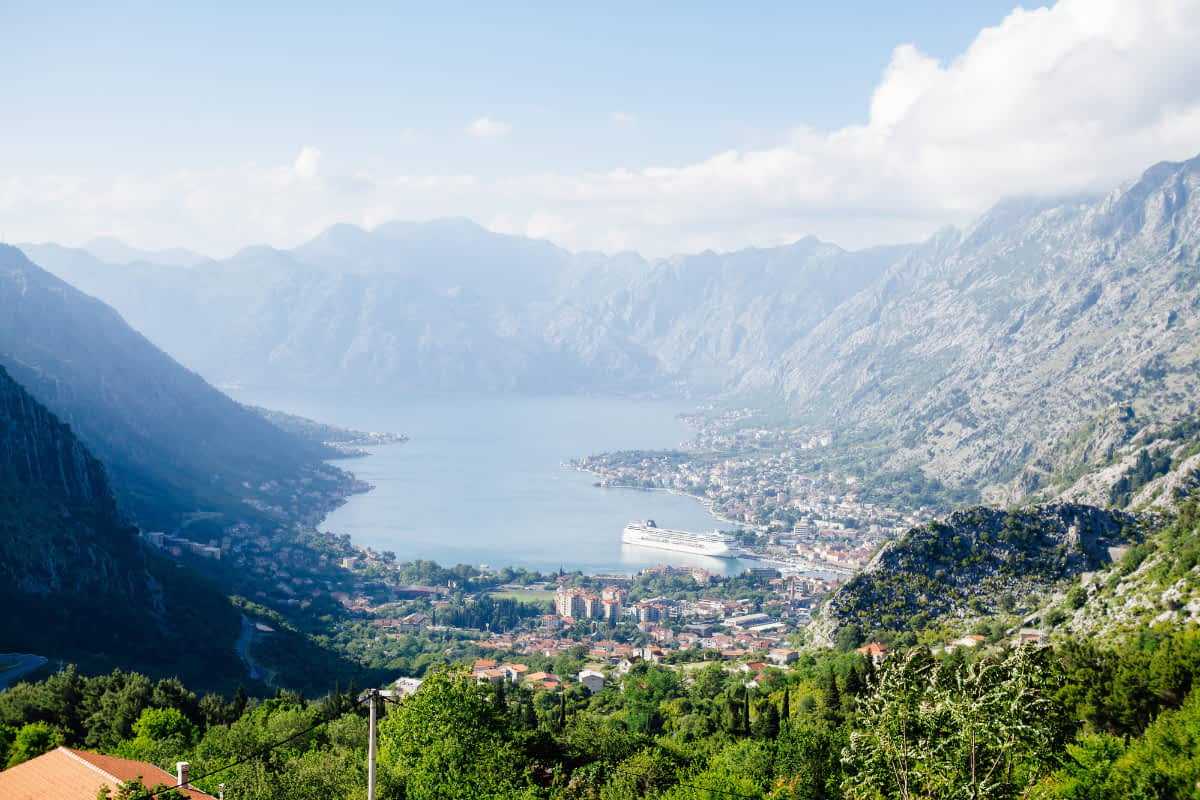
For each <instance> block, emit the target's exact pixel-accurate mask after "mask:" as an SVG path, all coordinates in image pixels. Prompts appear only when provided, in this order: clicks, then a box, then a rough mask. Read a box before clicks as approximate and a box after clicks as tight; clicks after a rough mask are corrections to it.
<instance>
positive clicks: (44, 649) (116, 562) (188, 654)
mask: <svg viewBox="0 0 1200 800" xmlns="http://www.w3.org/2000/svg"><path fill="white" fill-rule="evenodd" d="M135 534H136V531H135V529H133V528H132V527H130V526H128V525H127V524H124V523H123V522H122V520H121V518H120V516H119V514H118V511H117V506H116V503H115V502H114V500H113V496H112V492H111V490H110V489H109V485H108V481H107V479H106V476H105V470H104V467H103V466H102V465H101V464H100V462H99V461H98V460H97V459H96V458H95V457H94V456H92V455H91V453H90V452H88V450H87V448H86V447H84V445H83V444H82V443H81V442H80V441H79V440H78V439H77V438H76V437H75V436H74V434H73V433H72V432H71V429H70V428H69V427H68V426H67V425H65V424H64V423H62V422H61V421H60V420H59V419H58V418H57V417H56V416H55V415H54V414H52V413H51V412H50V411H48V410H47V409H46V408H45V407H44V406H43V405H41V404H40V403H38V402H37V401H36V400H35V399H34V398H33V397H32V396H30V395H29V393H27V392H26V391H25V390H24V389H23V388H22V387H21V386H20V385H18V384H17V383H16V382H15V381H14V380H13V379H12V378H11V376H10V375H9V374H8V372H7V371H6V370H5V369H4V368H3V367H0V651H21V652H35V653H40V654H42V655H46V656H49V657H61V658H67V659H71V660H76V661H79V662H81V663H82V664H83V665H84V667H85V668H86V669H107V668H110V667H112V666H116V665H120V666H122V667H125V668H138V669H143V670H145V671H148V672H151V673H156V674H173V673H176V674H180V675H192V676H195V677H196V679H198V680H200V681H201V682H202V683H203V684H205V685H208V686H215V685H222V684H225V685H229V684H232V683H234V682H236V680H237V679H238V677H239V674H240V667H239V665H238V664H237V662H236V659H234V658H233V654H232V649H231V648H232V642H233V639H234V637H235V636H236V632H237V617H236V614H234V612H233V610H232V608H231V607H230V606H229V604H228V603H227V602H226V601H225V599H224V598H223V597H222V596H221V595H220V594H219V593H218V592H217V591H216V590H214V589H213V588H211V587H209V586H207V585H206V584H204V583H203V582H202V581H200V580H199V579H198V578H197V577H196V576H194V575H192V574H190V573H188V572H185V571H183V570H180V569H178V568H176V567H174V566H173V565H171V564H168V563H166V562H164V561H161V560H159V559H158V558H156V557H155V556H153V555H152V554H150V553H148V552H146V551H145V550H144V549H143V548H142V547H141V546H140V545H139V544H138V542H137V539H136V538H135Z"/></svg>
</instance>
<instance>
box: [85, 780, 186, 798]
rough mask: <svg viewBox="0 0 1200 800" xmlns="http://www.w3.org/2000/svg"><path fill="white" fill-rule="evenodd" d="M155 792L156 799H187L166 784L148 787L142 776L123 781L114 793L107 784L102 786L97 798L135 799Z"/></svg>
mask: <svg viewBox="0 0 1200 800" xmlns="http://www.w3.org/2000/svg"><path fill="white" fill-rule="evenodd" d="M151 793H152V794H153V795H154V800H187V797H185V796H184V795H183V794H182V793H180V792H179V791H178V790H176V789H168V788H167V786H166V784H162V783H159V784H156V785H155V786H154V787H148V786H146V784H144V783H142V779H141V778H134V779H132V780H128V781H125V782H123V783H122V784H121V785H120V786H119V787H118V788H117V793H116V794H115V795H114V794H113V793H112V789H110V788H108V787H107V786H101V787H100V790H99V791H97V792H96V800H133V798H137V797H145V796H146V795H147V794H151Z"/></svg>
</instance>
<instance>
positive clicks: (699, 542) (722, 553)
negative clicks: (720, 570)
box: [621, 519, 738, 558]
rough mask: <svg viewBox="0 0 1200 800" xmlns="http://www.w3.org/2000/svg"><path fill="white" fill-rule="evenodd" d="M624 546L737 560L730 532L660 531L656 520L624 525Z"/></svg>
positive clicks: (665, 529) (734, 542)
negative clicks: (637, 546) (632, 545)
mask: <svg viewBox="0 0 1200 800" xmlns="http://www.w3.org/2000/svg"><path fill="white" fill-rule="evenodd" d="M621 541H622V542H624V543H625V544H636V545H640V546H641V547H653V548H655V549H656V550H673V551H675V552H676V553H691V554H693V555H698V556H714V557H716V558H737V557H738V548H737V540H735V539H734V538H733V537H732V536H730V535H729V534H727V533H719V532H717V531H713V532H712V533H693V532H691V531H676V530H671V529H670V528H660V527H658V526H657V525H655V524H654V520H652V519H648V520H646V521H645V522H631V523H629V524H628V525H626V526H625V533H624V534H622V536H621Z"/></svg>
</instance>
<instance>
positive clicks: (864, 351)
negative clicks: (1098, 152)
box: [779, 159, 1200, 502]
mask: <svg viewBox="0 0 1200 800" xmlns="http://www.w3.org/2000/svg"><path fill="white" fill-rule="evenodd" d="M1197 308H1200V159H1193V160H1192V161H1188V162H1185V163H1181V164H1159V165H1157V166H1155V167H1153V168H1151V169H1149V170H1147V171H1146V173H1145V174H1144V175H1143V176H1142V178H1141V179H1140V180H1139V181H1137V182H1136V183H1134V184H1132V185H1131V186H1129V187H1126V188H1124V189H1121V190H1118V191H1115V192H1113V193H1112V194H1110V195H1109V196H1107V197H1105V198H1100V199H1094V200H1072V201H1066V202H1063V201H1059V202H1046V201H1039V202H1034V201H1024V202H1017V201H1013V202H1009V203H1005V204H1001V205H1000V206H998V207H997V208H996V209H994V210H993V211H992V212H991V213H989V214H988V215H986V216H985V217H984V218H982V219H981V220H980V221H979V222H978V223H977V224H976V226H975V227H974V228H973V229H971V230H968V231H966V232H964V233H961V234H959V233H957V232H954V231H948V232H946V233H944V234H942V235H941V236H939V237H935V238H934V239H933V240H931V241H930V242H927V243H926V244H925V245H923V246H922V247H921V248H919V249H917V250H916V251H914V252H912V253H910V254H909V255H907V256H906V257H905V258H903V259H901V260H900V261H899V262H898V263H897V264H895V265H894V266H893V267H891V268H890V269H889V270H888V272H887V274H886V275H885V276H884V277H883V278H882V279H881V280H880V281H879V282H878V283H877V284H876V285H875V286H872V287H871V288H869V289H868V290H866V291H864V292H861V293H859V294H858V295H857V296H855V297H854V298H852V299H851V300H850V301H848V302H847V303H845V304H843V305H842V306H841V307H839V308H838V309H837V310H836V311H835V312H833V313H832V314H830V315H829V317H827V318H826V319H825V320H824V321H823V322H822V323H821V325H820V326H818V328H816V329H815V330H814V331H813V333H812V335H810V336H808V337H806V338H805V339H803V340H801V341H799V342H797V343H796V345H795V347H794V348H793V350H792V351H791V352H790V353H789V354H788V356H787V358H786V359H785V360H786V364H785V365H784V366H783V368H782V369H781V370H780V372H779V376H780V379H781V381H782V383H781V386H782V388H783V390H784V392H785V393H786V394H787V396H788V397H789V400H790V402H791V404H792V406H793V408H795V409H796V410H797V412H799V413H802V414H806V415H809V416H811V417H814V418H817V419H824V420H830V419H837V420H840V421H842V422H843V423H846V422H849V423H851V424H861V425H867V426H880V427H885V428H888V429H890V430H893V431H894V432H895V433H896V434H897V438H898V441H899V442H900V443H901V444H902V445H903V446H902V447H901V448H899V449H898V451H897V456H896V462H897V463H915V464H920V465H921V466H922V468H923V469H925V470H926V471H927V472H928V473H930V474H932V475H935V476H937V477H939V478H941V479H943V480H947V481H949V482H951V483H968V484H976V485H982V486H983V487H984V488H985V489H986V488H988V487H990V491H986V492H985V498H987V499H990V500H994V501H1001V502H1004V501H1012V500H1015V499H1018V498H1020V497H1022V496H1023V495H1024V494H1025V493H1027V492H1028V491H1030V490H1033V489H1036V488H1038V487H1040V486H1042V485H1044V484H1045V482H1046V480H1047V479H1048V477H1049V476H1051V475H1053V474H1055V473H1061V472H1063V471H1066V470H1070V469H1071V468H1074V467H1077V466H1079V465H1080V464H1084V463H1088V462H1092V461H1095V460H1098V459H1104V458H1107V457H1109V456H1111V455H1112V454H1113V452H1114V450H1115V449H1116V448H1118V447H1119V446H1121V445H1122V444H1124V443H1125V441H1127V439H1128V437H1129V436H1130V435H1132V434H1133V433H1135V432H1136V431H1138V430H1140V429H1141V428H1144V427H1146V426H1147V425H1148V424H1152V423H1155V422H1161V421H1164V420H1170V419H1172V418H1177V417H1179V416H1181V415H1184V414H1187V413H1192V412H1194V411H1195V410H1196V403H1195V399H1194V398H1195V397H1196V393H1197V390H1198V389H1200V317H1198V316H1197V314H1196V313H1195V311H1196V309H1197Z"/></svg>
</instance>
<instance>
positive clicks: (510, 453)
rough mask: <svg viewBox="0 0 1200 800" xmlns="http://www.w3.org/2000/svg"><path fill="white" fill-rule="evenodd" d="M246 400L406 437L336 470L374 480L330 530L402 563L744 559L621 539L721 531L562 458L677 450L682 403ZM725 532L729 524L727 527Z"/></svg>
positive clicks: (253, 396)
mask: <svg viewBox="0 0 1200 800" xmlns="http://www.w3.org/2000/svg"><path fill="white" fill-rule="evenodd" d="M236 397H237V399H238V400H241V401H242V402H248V403H254V404H256V405H262V406H266V407H269V408H276V409H279V410H282V411H287V412H290V413H294V414H301V415H303V416H306V417H310V418H312V419H317V420H321V421H323V422H329V423H333V424H336V425H343V426H346V427H352V428H357V429H360V430H374V431H389V432H395V433H404V434H406V435H408V436H409V437H411V440H410V441H409V442H406V443H404V444H399V445H389V446H384V447H376V448H372V449H371V455H369V456H367V457H365V458H355V459H346V460H342V461H339V462H337V463H338V464H339V465H340V466H343V467H345V468H346V469H348V470H350V471H352V472H354V473H355V474H356V475H358V476H359V477H360V478H362V479H363V480H366V481H368V482H369V483H371V484H373V485H374V486H375V488H374V490H372V491H371V492H368V493H366V494H362V495H356V496H354V497H352V498H350V500H349V502H347V503H346V505H344V506H342V507H341V508H339V509H338V510H336V511H335V512H333V514H331V515H330V516H329V517H328V519H326V521H325V524H324V525H323V526H322V529H323V530H327V531H333V532H336V533H348V534H350V536H351V538H352V540H353V541H354V542H355V543H356V544H359V545H363V546H367V547H372V548H374V549H376V550H391V551H393V552H395V553H396V556H397V557H398V558H399V559H400V560H411V559H416V558H425V559H433V560H435V561H438V562H439V563H441V564H444V565H452V564H459V563H463V564H474V565H480V564H488V565H490V566H492V567H501V566H506V565H510V566H519V567H525V568H529V569H537V570H541V571H549V570H557V569H559V568H560V567H562V568H564V569H566V570H574V569H582V570H585V571H587V572H592V573H604V572H614V573H615V572H625V573H628V572H633V571H636V570H638V569H641V568H643V567H646V566H653V565H655V564H672V565H684V564H689V565H697V566H704V567H706V568H709V569H713V570H718V571H722V572H729V571H731V570H740V569H742V568H743V567H744V565H742V564H740V563H738V562H730V561H726V560H722V559H711V558H703V557H694V556H688V555H686V554H674V553H670V552H665V551H656V550H647V549H644V548H635V547H631V546H629V545H622V544H621V529H622V528H623V527H624V526H625V524H626V523H627V522H629V521H630V520H635V519H646V518H651V519H654V520H656V521H657V522H658V524H659V525H662V526H664V527H672V528H683V529H686V530H712V529H714V528H717V527H721V523H719V522H718V521H717V520H716V519H715V518H714V517H713V516H711V515H710V514H709V513H708V512H707V511H706V510H705V509H704V507H703V505H701V503H700V502H698V501H697V500H694V499H692V498H689V497H682V496H678V495H672V494H668V493H666V492H649V491H639V490H635V489H602V488H599V487H597V486H595V485H594V484H595V481H596V477H595V476H594V475H590V474H585V473H581V472H577V471H575V470H573V469H570V468H569V467H566V466H564V463H565V462H566V461H568V460H570V459H572V458H576V457H579V456H584V455H589V454H594V453H599V452H603V451H608V450H629V449H662V448H671V447H675V446H677V445H679V444H680V443H682V442H683V441H685V440H686V439H687V438H688V437H689V435H690V430H689V428H688V427H687V426H686V425H684V424H683V422H681V421H680V420H679V419H677V418H676V415H677V414H678V413H679V412H680V411H682V410H685V409H684V406H682V405H681V404H678V403H667V402H657V401H640V400H624V399H612V398H588V397H521V396H477V395H475V396H431V397H412V396H403V397H399V396H390V395H386V394H369V393H355V394H342V393H338V394H333V393H325V394H323V393H289V394H278V393H271V394H268V393H262V392H251V391H243V392H237V393H236ZM724 527H728V526H724Z"/></svg>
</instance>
